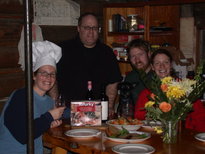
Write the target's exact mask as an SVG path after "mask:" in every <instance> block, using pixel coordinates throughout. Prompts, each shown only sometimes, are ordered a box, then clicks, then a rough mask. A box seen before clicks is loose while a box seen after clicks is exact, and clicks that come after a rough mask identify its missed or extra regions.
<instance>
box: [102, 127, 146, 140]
mask: <svg viewBox="0 0 205 154" xmlns="http://www.w3.org/2000/svg"><path fill="white" fill-rule="evenodd" d="M105 132H106V135H107V137H110V138H119V139H142V138H146V137H147V135H146V134H138V133H137V132H136V133H130V132H129V131H128V130H127V129H125V128H124V127H123V126H122V129H118V128H116V127H114V126H108V127H107V129H106V130H105Z"/></svg>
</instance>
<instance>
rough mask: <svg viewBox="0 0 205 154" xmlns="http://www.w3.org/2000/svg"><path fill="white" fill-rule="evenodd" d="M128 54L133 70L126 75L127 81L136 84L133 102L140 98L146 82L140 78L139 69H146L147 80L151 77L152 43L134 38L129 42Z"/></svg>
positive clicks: (132, 93)
mask: <svg viewBox="0 0 205 154" xmlns="http://www.w3.org/2000/svg"><path fill="white" fill-rule="evenodd" d="M127 52H128V56H129V60H130V63H131V65H132V68H133V70H132V71H131V72H130V73H128V75H127V76H126V77H125V82H129V83H132V84H135V88H134V89H132V91H131V95H132V100H133V102H136V100H137V99H138V95H139V93H140V92H141V91H142V90H143V89H145V84H144V83H143V81H142V80H141V79H140V75H139V72H138V71H139V70H144V71H145V72H146V74H147V76H146V77H147V81H149V79H151V76H152V71H151V66H150V62H149V57H150V54H151V53H150V44H149V43H148V42H146V41H144V40H142V39H134V40H132V41H131V42H130V43H129V44H128V50H127Z"/></svg>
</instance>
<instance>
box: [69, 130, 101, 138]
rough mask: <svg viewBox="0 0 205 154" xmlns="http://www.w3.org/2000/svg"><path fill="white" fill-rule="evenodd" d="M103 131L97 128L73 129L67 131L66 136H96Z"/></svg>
mask: <svg viewBox="0 0 205 154" xmlns="http://www.w3.org/2000/svg"><path fill="white" fill-rule="evenodd" d="M100 134H101V132H100V131H99V130H97V129H72V130H68V131H67V132H65V135H66V136H70V137H81V138H82V137H84V138H85V137H95V136H98V135H100Z"/></svg>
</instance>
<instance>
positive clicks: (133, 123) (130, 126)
mask: <svg viewBox="0 0 205 154" xmlns="http://www.w3.org/2000/svg"><path fill="white" fill-rule="evenodd" d="M106 124H107V125H108V126H109V125H110V126H114V127H116V128H118V129H122V128H125V129H127V130H128V131H135V130H138V129H140V127H141V126H142V125H143V123H142V122H141V121H140V120H137V119H131V120H129V122H125V123H123V122H122V123H121V122H119V119H113V120H109V121H107V122H106Z"/></svg>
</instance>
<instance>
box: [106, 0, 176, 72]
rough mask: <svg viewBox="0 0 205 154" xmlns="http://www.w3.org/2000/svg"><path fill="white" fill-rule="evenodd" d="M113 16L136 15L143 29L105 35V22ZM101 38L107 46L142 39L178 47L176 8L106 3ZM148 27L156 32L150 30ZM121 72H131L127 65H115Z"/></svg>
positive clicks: (160, 5) (173, 6) (159, 4)
mask: <svg viewBox="0 0 205 154" xmlns="http://www.w3.org/2000/svg"><path fill="white" fill-rule="evenodd" d="M113 14H120V15H122V16H123V17H125V18H127V16H128V15H130V14H137V15H138V16H139V17H140V18H142V19H143V21H144V30H143V31H142V30H140V31H135V32H109V31H108V29H109V20H112V18H113ZM103 19H104V26H103V32H104V33H103V34H104V35H103V36H104V41H105V43H106V44H107V45H109V46H111V47H113V46H112V45H113V43H115V44H116V43H118V44H123V43H127V42H129V41H130V40H132V39H133V38H143V39H144V40H147V41H149V42H150V43H151V44H157V45H162V44H164V43H169V44H171V45H173V46H175V47H176V48H179V26H180V25H179V23H180V6H179V5H177V4H175V5H167V4H161V3H154V1H153V2H152V3H150V2H132V3H113V4H111V3H109V4H106V5H105V6H104V8H103ZM151 27H157V28H159V29H156V30H153V29H151ZM119 64H120V69H121V73H122V74H123V75H124V74H125V73H126V72H128V71H130V70H131V67H130V66H129V63H127V62H122V61H120V62H119Z"/></svg>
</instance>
